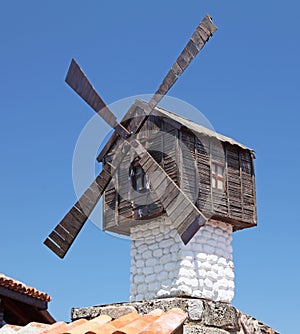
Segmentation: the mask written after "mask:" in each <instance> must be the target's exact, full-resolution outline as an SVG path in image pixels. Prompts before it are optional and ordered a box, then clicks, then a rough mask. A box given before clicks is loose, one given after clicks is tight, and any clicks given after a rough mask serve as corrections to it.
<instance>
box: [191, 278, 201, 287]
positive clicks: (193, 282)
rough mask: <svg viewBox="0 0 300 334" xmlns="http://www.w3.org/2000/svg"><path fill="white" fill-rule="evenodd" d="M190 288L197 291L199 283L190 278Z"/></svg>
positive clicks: (195, 279)
mask: <svg viewBox="0 0 300 334" xmlns="http://www.w3.org/2000/svg"><path fill="white" fill-rule="evenodd" d="M190 286H191V287H192V288H193V289H197V288H198V286H199V281H198V279H197V278H192V279H191V280H190Z"/></svg>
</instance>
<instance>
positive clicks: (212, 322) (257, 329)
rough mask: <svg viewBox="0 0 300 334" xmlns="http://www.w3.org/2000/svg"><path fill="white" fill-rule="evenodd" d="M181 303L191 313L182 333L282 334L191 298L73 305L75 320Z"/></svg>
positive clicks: (228, 309) (224, 306)
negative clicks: (88, 305) (85, 305)
mask: <svg viewBox="0 0 300 334" xmlns="http://www.w3.org/2000/svg"><path fill="white" fill-rule="evenodd" d="M174 307H179V308H181V309H182V310H184V311H185V312H187V314H188V318H187V320H186V321H185V323H184V326H183V331H182V333H183V334H196V333H205V334H254V333H255V334H279V333H278V332H276V331H275V330H273V329H272V328H270V327H269V326H267V325H264V324H263V323H261V322H260V321H257V320H256V319H254V318H253V317H251V316H249V315H246V314H243V313H241V312H240V311H238V310H237V309H236V308H234V307H233V306H231V305H228V304H225V303H221V302H213V301H208V300H203V299H192V298H163V299H153V300H148V301H140V302H132V303H117V304H111V305H100V306H92V307H84V308H73V309H72V312H71V318H72V321H74V320H78V319H80V318H86V319H92V318H94V317H97V316H98V315H100V314H107V315H109V316H110V317H112V318H113V319H117V318H118V317H120V316H122V315H125V314H128V313H131V312H135V311H137V312H138V313H140V314H146V313H148V312H150V311H152V310H154V309H157V308H160V309H162V310H164V311H168V310H170V309H172V308H174Z"/></svg>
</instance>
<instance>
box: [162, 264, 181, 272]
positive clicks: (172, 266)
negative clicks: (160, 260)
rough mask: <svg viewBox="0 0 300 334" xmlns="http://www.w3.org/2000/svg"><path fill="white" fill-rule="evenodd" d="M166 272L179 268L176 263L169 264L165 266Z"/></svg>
mask: <svg viewBox="0 0 300 334" xmlns="http://www.w3.org/2000/svg"><path fill="white" fill-rule="evenodd" d="M164 268H165V270H166V271H175V270H176V269H177V268H178V265H177V263H176V262H168V263H166V264H165V265H164Z"/></svg>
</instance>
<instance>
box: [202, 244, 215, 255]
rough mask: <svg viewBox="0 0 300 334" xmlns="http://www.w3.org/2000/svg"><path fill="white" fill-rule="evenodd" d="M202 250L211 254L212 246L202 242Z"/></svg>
mask: <svg viewBox="0 0 300 334" xmlns="http://www.w3.org/2000/svg"><path fill="white" fill-rule="evenodd" d="M203 251H204V252H205V253H206V254H213V253H214V247H212V246H210V245H208V244H204V245H203Z"/></svg>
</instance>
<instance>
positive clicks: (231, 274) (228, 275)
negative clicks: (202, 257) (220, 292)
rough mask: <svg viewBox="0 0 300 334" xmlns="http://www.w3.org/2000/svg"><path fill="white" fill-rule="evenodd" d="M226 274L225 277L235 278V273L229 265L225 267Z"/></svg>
mask: <svg viewBox="0 0 300 334" xmlns="http://www.w3.org/2000/svg"><path fill="white" fill-rule="evenodd" d="M224 276H225V278H227V279H229V280H233V279H234V273H233V271H232V269H230V268H229V267H227V268H225V270H224Z"/></svg>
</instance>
